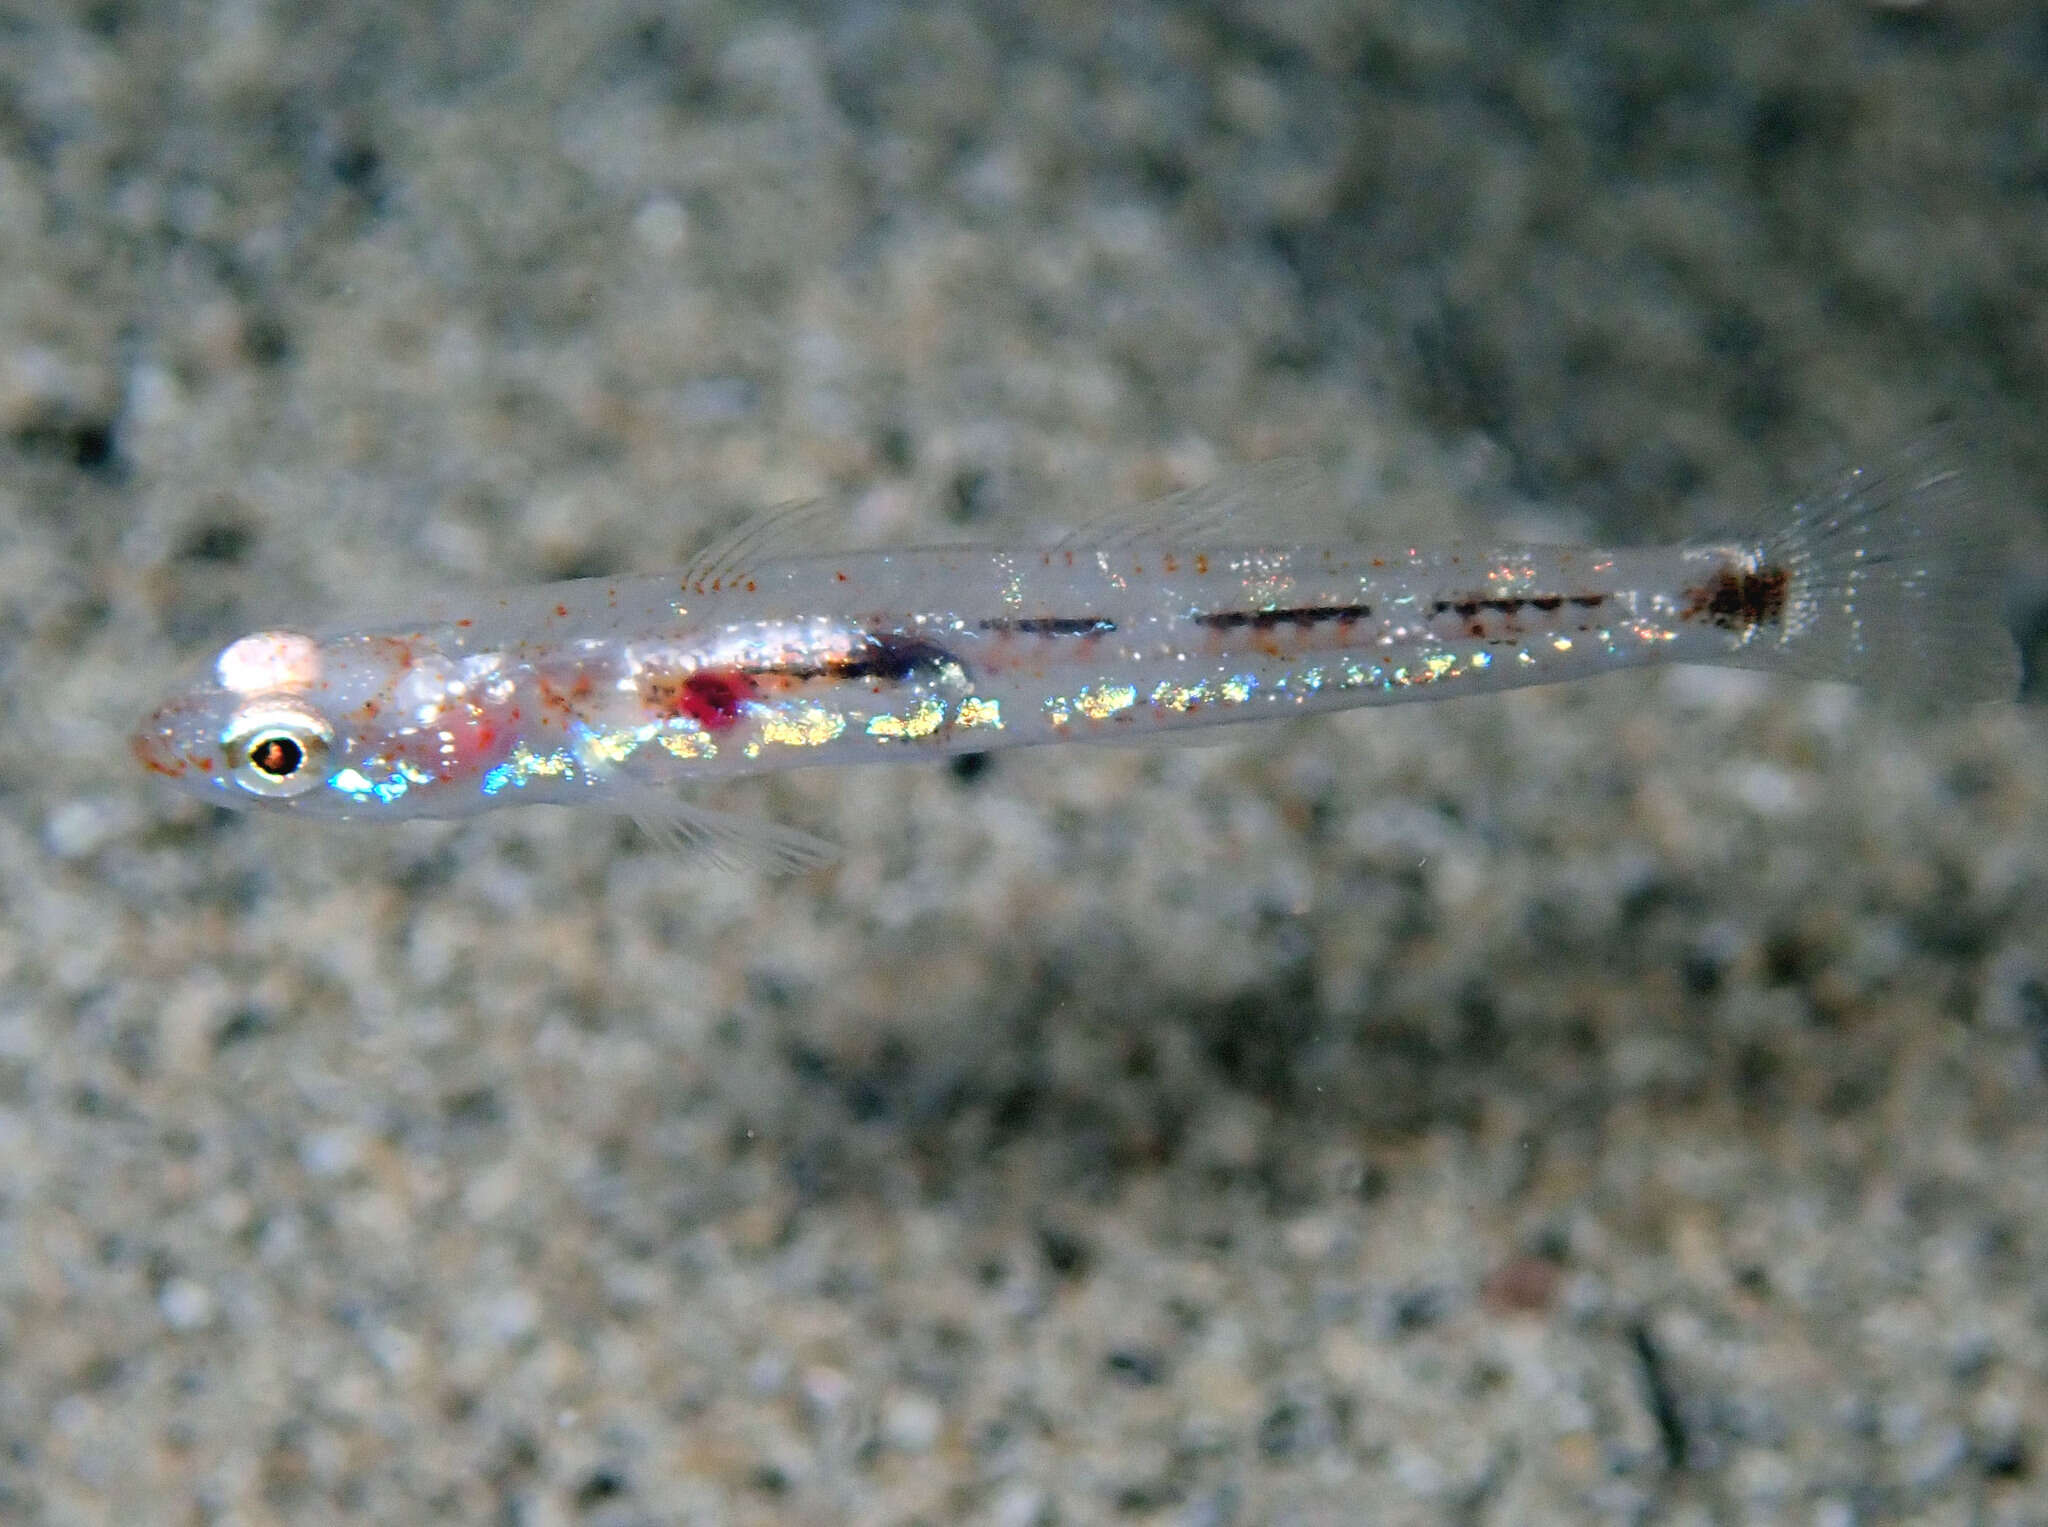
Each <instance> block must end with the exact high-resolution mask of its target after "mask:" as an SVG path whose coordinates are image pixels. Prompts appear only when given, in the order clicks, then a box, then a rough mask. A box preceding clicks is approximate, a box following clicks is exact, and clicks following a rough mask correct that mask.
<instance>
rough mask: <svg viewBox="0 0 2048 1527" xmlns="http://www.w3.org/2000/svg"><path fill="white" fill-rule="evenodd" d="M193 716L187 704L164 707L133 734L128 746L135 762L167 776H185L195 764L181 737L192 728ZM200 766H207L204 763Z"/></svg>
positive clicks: (151, 714)
mask: <svg viewBox="0 0 2048 1527" xmlns="http://www.w3.org/2000/svg"><path fill="white" fill-rule="evenodd" d="M189 721H190V718H189V716H188V714H187V712H186V709H185V707H183V706H179V705H165V706H160V707H158V708H157V709H156V710H154V711H152V712H151V713H150V714H149V715H148V716H147V717H145V718H144V720H143V722H142V724H141V725H140V726H138V727H136V729H135V730H134V731H133V732H132V733H130V734H129V737H128V749H129V751H130V752H132V753H133V754H134V755H135V761H136V762H137V763H139V764H141V765H142V767H143V768H144V769H145V770H147V771H148V772H149V773H151V774H155V775H157V776H159V777H160V778H163V779H183V778H184V777H185V775H186V774H187V773H189V772H190V771H191V769H192V767H193V762H192V759H191V757H190V756H189V755H188V754H187V753H186V751H185V749H184V748H183V747H182V746H181V745H180V742H179V739H180V737H181V736H183V734H184V733H185V732H186V731H188V730H189V729H190V728H189ZM199 767H201V768H202V769H203V768H205V765H204V764H203V763H202V764H201V765H200V766H199Z"/></svg>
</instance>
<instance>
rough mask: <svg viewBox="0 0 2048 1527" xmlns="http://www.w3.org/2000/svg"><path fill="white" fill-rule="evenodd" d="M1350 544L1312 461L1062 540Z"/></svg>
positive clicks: (1286, 464)
mask: <svg viewBox="0 0 2048 1527" xmlns="http://www.w3.org/2000/svg"><path fill="white" fill-rule="evenodd" d="M1346 539H1348V536H1347V534H1346V529H1345V526H1344V522H1343V515H1342V512H1341V510H1340V508H1339V506H1338V502H1337V495H1336V493H1335V491H1334V490H1333V489H1332V488H1331V486H1330V482H1329V479H1328V478H1327V477H1325V476H1324V474H1323V472H1322V471H1321V469H1320V468H1318V467H1317V466H1316V464H1315V463H1314V462H1312V461H1310V460H1308V459H1307V458H1306V457H1302V456H1278V457H1275V458H1273V459H1272V460H1270V461H1261V462H1254V463H1252V464H1251V465H1249V466H1242V467H1231V468H1229V469H1227V470H1225V471H1223V472H1221V473H1219V474H1218V475H1217V476H1216V477H1214V478H1211V479H1210V480H1209V481H1208V482H1206V483H1203V484H1201V485H1200V486H1198V487H1193V488H1183V489H1181V490H1180V491H1179V492H1177V493H1169V494H1167V495H1166V496H1165V497H1163V498H1155V499H1152V500H1150V501H1148V502H1146V503H1142V504H1132V505H1130V506H1129V507H1127V508H1123V509H1118V510H1114V511H1112V512H1111V513H1109V514H1107V515H1104V516H1103V517H1102V518H1100V519H1098V520H1094V521H1092V522H1090V523H1089V524H1086V525H1083V526H1081V527H1080V528H1079V529H1078V530H1076V531H1074V532H1073V533H1072V534H1071V535H1069V536H1067V537H1066V538H1065V539H1064V540H1062V541H1061V542H1060V547H1061V549H1063V550H1069V551H1090V552H1095V551H1117V550H1121V549H1123V548H1125V547H1129V546H1139V545H1153V546H1194V545H1201V544H1209V545H1225V546H1291V545H1315V544H1319V543H1335V542H1339V541H1343V540H1346Z"/></svg>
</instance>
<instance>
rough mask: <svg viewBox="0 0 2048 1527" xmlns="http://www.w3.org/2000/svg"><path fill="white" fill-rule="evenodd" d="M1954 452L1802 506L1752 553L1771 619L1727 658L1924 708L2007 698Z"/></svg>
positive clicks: (1988, 554) (1984, 567) (2011, 687)
mask: <svg viewBox="0 0 2048 1527" xmlns="http://www.w3.org/2000/svg"><path fill="white" fill-rule="evenodd" d="M1955 456H1956V452H1955V450H1954V448H1953V442H1952V441H1950V440H1947V439H1938V440H1936V441H1933V442H1925V443H1921V444H1918V445H1914V446H1910V447H1908V448H1907V449H1905V450H1903V451H1901V452H1899V453H1898V454H1897V455H1895V456H1893V457H1892V458H1890V459H1889V460H1886V461H1884V462H1881V463H1879V464H1878V465H1875V466H1870V467H1858V468H1855V469H1853V470H1851V471H1848V472H1845V473H1843V474H1842V475H1841V476H1840V477H1839V478H1837V479H1836V480H1835V481H1834V482H1833V483H1831V484H1828V485H1827V486H1826V487H1825V488H1823V489H1822V490H1820V491H1818V492H1816V493H1814V494H1813V495H1812V496H1811V497H1810V498H1808V499H1807V500H1806V501H1804V502H1802V503H1801V504H1800V505H1799V507H1798V510H1797V517H1796V518H1795V519H1794V520H1793V521H1792V523H1791V524H1789V525H1787V526H1786V527H1785V528H1784V529H1782V530H1780V531H1778V532H1777V533H1776V534H1774V535H1772V536H1770V537H1768V538H1766V539H1765V541H1764V542H1763V543H1762V545H1761V546H1759V547H1758V548H1757V550H1756V553H1755V555H1756V564H1755V565H1756V567H1757V569H1758V571H1759V572H1768V574H1769V576H1770V577H1771V579H1772V580H1773V581H1774V582H1775V583H1777V584H1778V586H1779V587H1780V588H1782V591H1783V600H1782V604H1781V605H1779V607H1778V609H1777V610H1776V611H1774V612H1773V613H1774V614H1775V615H1776V617H1777V618H1776V619H1775V620H1772V621H1770V622H1768V623H1761V624H1759V625H1758V626H1757V627H1756V628H1755V629H1753V630H1752V631H1751V632H1750V634H1749V639H1748V640H1747V641H1745V642H1744V643H1743V645H1742V646H1741V647H1740V648H1738V649H1737V650H1736V651H1735V652H1733V653H1731V654H1730V656H1729V658H1728V661H1729V662H1730V663H1732V664H1734V665H1736V666H1738V667H1744V668H1769V669H1773V670H1775V671H1777V672H1780V673H1793V674H1798V675H1801V676H1802V677H1805V678H1813V679H1841V680H1846V681H1848V682H1850V683H1852V684H1861V685H1865V686H1867V687H1869V688H1871V689H1873V690H1878V691H1881V692H1883V693H1885V694H1889V695H1894V696H1900V697H1904V698H1906V699H1908V700H1910V701H1914V702H1918V703H1922V704H1927V703H1933V704H1956V703H1963V702H1968V701H1973V700H2009V699H2011V698H2012V697H2013V695H2014V693H2015V692H2016V691H2017V690H2018V688H2019V675H2020V668H2019V653H2018V651H2017V650H2016V649H2015V647H2014V645H2013V640H2012V635H2011V633H2010V632H2009V631H2008V630H2007V629H2006V625H2005V620H2004V608H2003V607H2004V600H2003V599H2002V598H2001V597H2000V591H2001V588H2002V585H2003V581H2004V580H2003V569H2002V566H2001V563H2000V559H1999V555H1998V553H1999V546H1998V541H1997V538H1996V536H1995V534H1994V533H1993V529H1992V527H1991V526H1990V525H1987V524H1986V523H1985V520H1984V517H1983V513H1982V507H1981V504H1980V503H1979V501H1978V500H1977V499H1976V497H1975V496H1974V494H1973V493H1972V491H1971V488H1970V484H1969V481H1968V479H1967V477H1966V476H1965V474H1964V472H1963V471H1962V469H1961V468H1960V467H1959V466H1958V465H1957V463H1956V460H1955ZM1774 602H1776V601H1774Z"/></svg>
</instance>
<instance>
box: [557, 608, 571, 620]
mask: <svg viewBox="0 0 2048 1527" xmlns="http://www.w3.org/2000/svg"><path fill="white" fill-rule="evenodd" d="M555 614H556V615H558V616H560V617H561V618H562V619H564V620H567V619H568V618H569V607H568V606H567V605H565V604H558V605H556V606H555Z"/></svg>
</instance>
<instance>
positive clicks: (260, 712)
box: [221, 700, 334, 799]
mask: <svg viewBox="0 0 2048 1527" xmlns="http://www.w3.org/2000/svg"><path fill="white" fill-rule="evenodd" d="M333 745H334V728H332V727H331V726H329V725H328V724H327V722H326V721H325V720H323V719H322V718H321V717H320V716H319V715H318V714H317V713H315V712H313V711H311V710H308V709H307V708H306V707H304V706H302V705H299V704H297V703H295V702H291V701H283V700H280V701H270V702H265V703H260V704H256V705H250V706H245V707H244V708H243V709H242V710H241V711H239V712H238V713H237V714H236V716H235V719H234V720H233V721H232V722H231V723H230V724H229V726H228V728H227V730H226V731H225V732H224V733H222V735H221V748H222V750H223V751H224V752H225V753H226V754H227V763H228V772H229V774H230V776H231V777H232V778H233V779H234V781H235V783H236V784H238V785H240V786H241V787H242V788H243V789H244V790H247V791H248V792H249V793H250V794H251V795H262V796H269V797H271V798H273V799H285V798H288V797H291V796H294V795H304V794H305V793H306V792H307V791H308V790H311V789H313V788H314V787H316V786H317V785H319V783H320V782H321V778H322V770H321V766H322V764H324V763H325V762H326V760H327V754H328V752H329V751H330V750H331V748H332V747H333Z"/></svg>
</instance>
